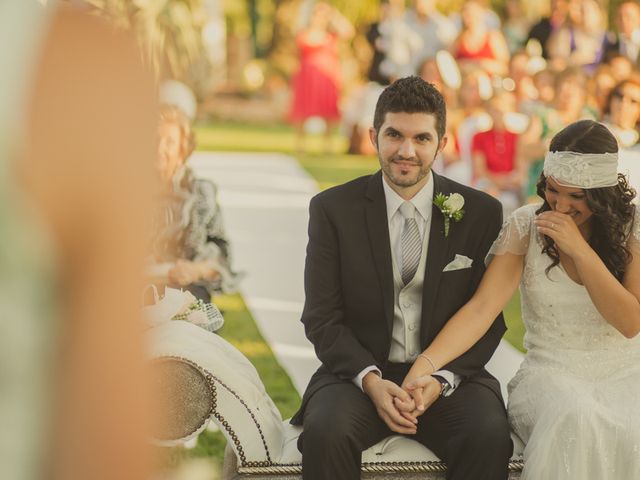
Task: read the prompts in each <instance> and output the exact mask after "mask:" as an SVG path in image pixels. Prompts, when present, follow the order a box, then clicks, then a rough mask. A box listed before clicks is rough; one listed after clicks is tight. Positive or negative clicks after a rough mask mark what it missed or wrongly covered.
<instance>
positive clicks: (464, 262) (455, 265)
mask: <svg viewBox="0 0 640 480" xmlns="http://www.w3.org/2000/svg"><path fill="white" fill-rule="evenodd" d="M471 265H473V260H471V259H470V258H469V257H465V256H464V255H460V254H456V258H454V259H453V260H452V261H451V262H450V263H449V264H447V266H446V267H444V270H442V271H443V272H451V271H453V270H462V269H463V268H471Z"/></svg>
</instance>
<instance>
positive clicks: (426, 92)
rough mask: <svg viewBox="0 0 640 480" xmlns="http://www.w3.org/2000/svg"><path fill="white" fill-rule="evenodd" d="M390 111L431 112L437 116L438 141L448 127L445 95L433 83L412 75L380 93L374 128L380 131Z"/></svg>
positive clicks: (397, 81) (374, 117)
mask: <svg viewBox="0 0 640 480" xmlns="http://www.w3.org/2000/svg"><path fill="white" fill-rule="evenodd" d="M388 112H391V113H400V112H405V113H431V114H433V115H435V117H436V132H437V133H438V143H439V142H440V141H441V140H442V138H443V137H444V132H445V129H446V127H447V107H446V105H445V103H444V97H443V96H442V94H441V93H440V92H439V91H438V89H437V88H436V87H435V86H434V85H433V84H431V83H429V82H425V81H424V80H423V79H422V78H420V77H416V76H412V77H405V78H400V79H398V80H396V81H395V82H393V83H392V84H391V85H389V86H388V87H387V88H385V89H384V91H383V92H382V93H381V94H380V97H379V98H378V103H376V111H375V114H374V116H373V128H374V129H375V130H376V132H378V131H379V130H380V127H382V124H383V123H384V120H385V117H386V115H387V113H388Z"/></svg>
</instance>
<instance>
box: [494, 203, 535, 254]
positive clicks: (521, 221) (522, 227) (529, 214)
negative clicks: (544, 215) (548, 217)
mask: <svg viewBox="0 0 640 480" xmlns="http://www.w3.org/2000/svg"><path fill="white" fill-rule="evenodd" d="M537 207H538V206H537V205H525V206H524V207H520V208H519V209H517V210H516V211H515V212H513V213H512V214H511V215H510V216H509V218H507V220H506V221H505V222H504V224H503V225H502V229H501V230H500V233H499V234H498V238H496V240H495V241H494V242H493V245H491V248H490V249H489V253H488V254H487V259H486V261H485V263H487V264H489V262H490V261H491V259H492V258H493V256H494V255H504V254H505V253H514V254H516V255H525V254H526V253H527V250H528V248H529V238H530V237H531V224H532V221H533V217H534V216H535V211H536V208H537Z"/></svg>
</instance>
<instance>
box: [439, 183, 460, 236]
mask: <svg viewBox="0 0 640 480" xmlns="http://www.w3.org/2000/svg"><path fill="white" fill-rule="evenodd" d="M433 204H434V205H435V206H436V207H438V209H439V210H440V211H441V212H442V215H444V236H445V237H448V236H449V227H450V225H451V220H452V219H453V221H454V222H459V221H460V220H462V217H464V210H463V209H462V207H464V197H463V196H462V195H460V194H459V193H452V194H451V195H445V194H444V193H438V194H437V195H436V197H435V198H434V199H433Z"/></svg>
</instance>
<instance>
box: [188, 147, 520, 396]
mask: <svg viewBox="0 0 640 480" xmlns="http://www.w3.org/2000/svg"><path fill="white" fill-rule="evenodd" d="M189 164H190V165H191V166H192V167H193V169H194V171H195V172H196V174H197V175H198V176H202V177H205V178H210V179H211V180H213V181H214V182H215V183H216V184H217V185H218V187H219V200H220V204H221V206H222V211H223V214H224V223H225V227H226V230H227V235H228V237H229V240H230V242H231V248H232V254H233V262H234V267H235V268H236V270H241V271H244V272H245V273H246V277H245V278H244V279H243V281H242V284H241V291H242V294H243V296H244V298H245V301H246V302H247V305H248V306H249V309H250V310H251V313H252V314H253V317H254V319H255V321H256V323H257V324H258V327H259V328H260V331H261V332H262V334H263V336H264V338H265V339H266V341H267V342H268V343H269V345H271V348H272V349H273V351H274V353H275V355H276V357H277V359H278V361H279V362H280V364H281V365H282V366H283V367H284V369H285V370H286V371H287V373H288V374H289V376H290V377H291V379H292V381H293V384H294V385H295V387H296V389H297V390H298V392H299V393H300V394H302V392H303V391H304V389H305V387H306V386H307V383H308V381H309V378H310V377H311V375H312V374H313V372H314V371H315V370H316V368H317V367H318V365H319V362H318V360H317V359H316V356H315V353H314V351H313V347H312V345H311V344H310V343H309V341H308V340H307V339H306V338H305V336H304V330H303V327H302V324H301V323H300V315H301V313H302V306H303V303H304V288H303V272H304V259H305V248H306V244H307V222H308V218H309V216H308V205H309V200H310V199H311V197H312V196H313V195H314V194H315V193H317V192H318V186H317V184H316V183H315V181H314V180H313V179H312V178H311V177H310V176H309V175H308V174H307V173H306V172H305V171H304V169H302V167H300V166H299V164H298V162H296V160H295V159H293V158H292V157H290V156H288V155H283V154H272V153H226V152H225V153H218V152H215V153H214V152H196V153H194V155H193V156H192V158H191V160H190V161H189ZM521 360H522V355H521V354H520V353H519V352H517V351H516V350H515V349H514V348H513V347H511V346H510V345H509V344H507V343H506V342H504V341H503V342H502V344H501V345H500V347H499V348H498V351H497V352H496V354H495V355H494V357H493V359H492V360H491V362H490V363H489V369H490V371H491V372H492V373H493V374H494V375H496V377H497V378H498V379H499V380H500V382H501V384H502V388H503V392H504V391H505V388H506V383H507V382H508V380H509V379H510V378H511V377H512V376H513V374H514V373H515V371H516V370H517V368H518V366H519V365H520V362H521ZM505 398H506V392H505Z"/></svg>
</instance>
